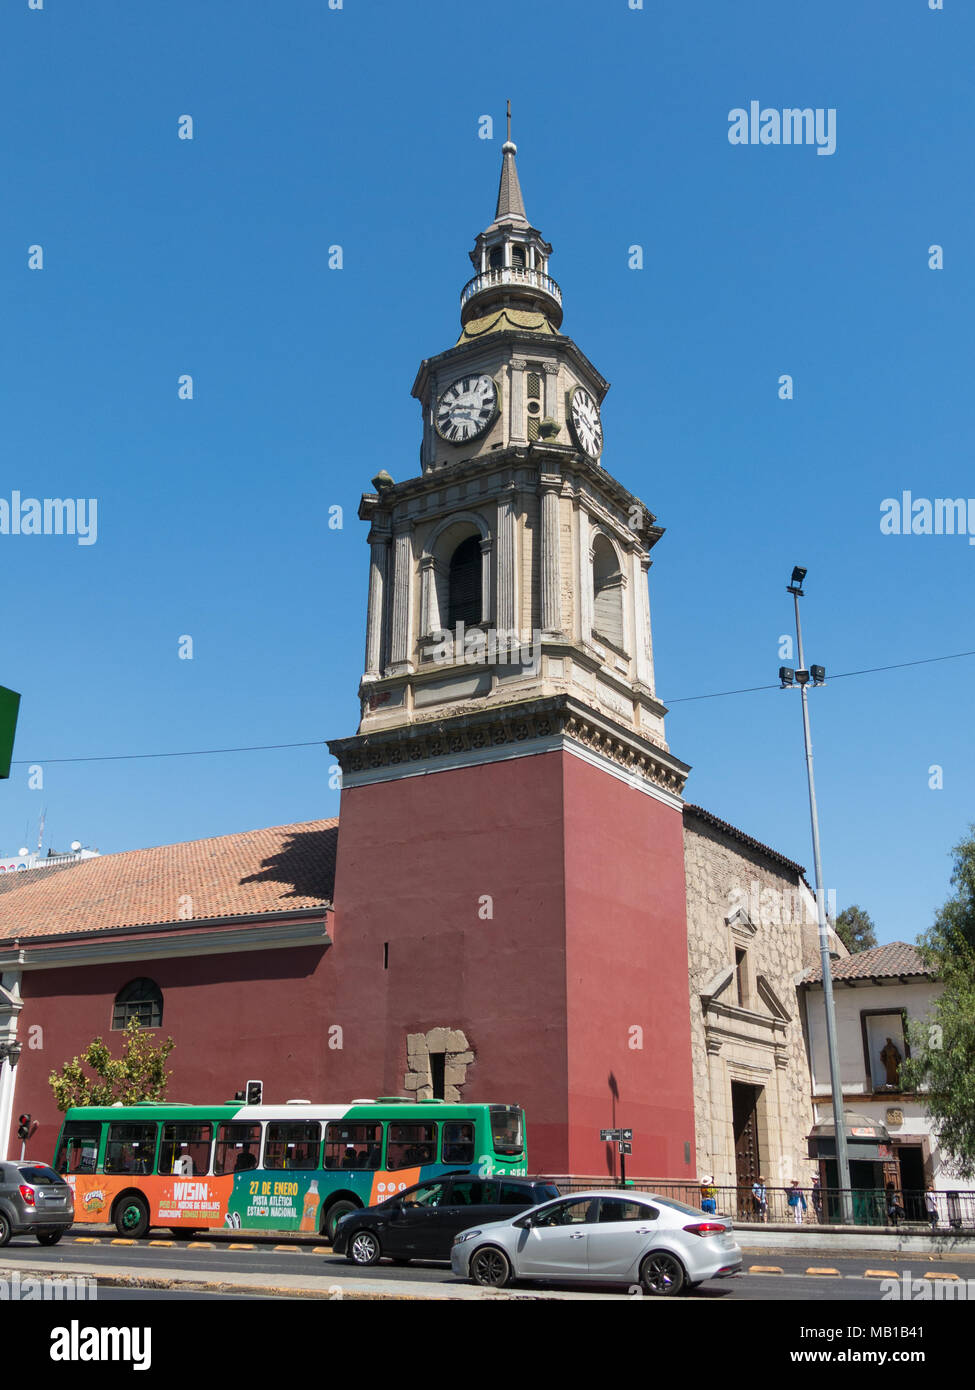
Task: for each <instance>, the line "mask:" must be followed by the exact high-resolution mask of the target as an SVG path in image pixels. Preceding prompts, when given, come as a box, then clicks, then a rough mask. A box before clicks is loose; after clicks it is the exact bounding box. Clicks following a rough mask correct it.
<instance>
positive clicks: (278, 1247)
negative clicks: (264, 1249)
mask: <svg viewBox="0 0 975 1390" xmlns="http://www.w3.org/2000/svg"><path fill="white" fill-rule="evenodd" d="M274 1248H275V1250H304V1248H305V1247H304V1246H303V1245H276V1246H275V1247H274Z"/></svg>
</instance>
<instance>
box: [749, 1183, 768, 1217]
mask: <svg viewBox="0 0 975 1390" xmlns="http://www.w3.org/2000/svg"><path fill="white" fill-rule="evenodd" d="M752 1205H753V1206H754V1208H755V1215H756V1216H757V1217H758V1219H759V1221H768V1188H767V1187H766V1186H765V1179H764V1178H763V1177H759V1178H758V1179H757V1181H755V1182H753V1183H752Z"/></svg>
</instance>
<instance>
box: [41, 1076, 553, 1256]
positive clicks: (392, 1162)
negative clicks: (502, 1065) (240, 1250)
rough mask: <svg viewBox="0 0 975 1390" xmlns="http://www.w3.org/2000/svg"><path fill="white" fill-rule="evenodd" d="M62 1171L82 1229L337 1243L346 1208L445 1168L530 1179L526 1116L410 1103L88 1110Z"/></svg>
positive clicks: (508, 1108)
mask: <svg viewBox="0 0 975 1390" xmlns="http://www.w3.org/2000/svg"><path fill="white" fill-rule="evenodd" d="M53 1166H54V1168H55V1169H56V1170H57V1172H59V1173H61V1174H62V1175H63V1176H64V1177H65V1178H66V1180H67V1181H68V1183H69V1184H70V1185H71V1188H72V1190H73V1192H74V1207H75V1221H80V1222H99V1223H109V1224H113V1225H114V1226H115V1228H116V1230H117V1231H118V1232H119V1234H120V1235H123V1236H131V1237H134V1238H139V1237H141V1236H144V1235H145V1234H146V1232H147V1231H148V1230H149V1229H150V1228H151V1227H153V1226H166V1227H169V1228H170V1229H171V1230H172V1231H173V1232H174V1233H175V1234H177V1235H186V1234H188V1233H190V1232H192V1231H195V1230H206V1229H208V1228H213V1227H223V1228H225V1229H230V1230H252V1231H301V1232H308V1233H312V1234H320V1235H323V1236H325V1237H326V1238H327V1239H331V1238H332V1235H333V1233H334V1230H335V1226H336V1224H337V1222H338V1221H339V1219H340V1218H341V1217H342V1216H344V1215H346V1213H347V1212H350V1211H355V1210H356V1209H357V1208H359V1207H366V1206H372V1205H374V1204H375V1203H377V1202H381V1201H383V1200H384V1199H385V1198H386V1197H392V1196H393V1195H394V1194H395V1193H397V1192H402V1191H403V1189H404V1188H407V1187H411V1186H412V1185H413V1184H414V1183H418V1182H421V1181H424V1180H426V1179H428V1178H436V1177H439V1176H440V1175H441V1174H443V1173H445V1172H456V1171H458V1170H463V1171H472V1172H476V1173H477V1174H478V1175H479V1176H481V1177H488V1176H489V1175H491V1174H494V1175H499V1176H500V1175H503V1174H511V1175H518V1176H524V1175H526V1174H527V1171H528V1169H527V1149H526V1145H525V1123H524V1114H523V1112H522V1110H521V1108H520V1107H519V1106H514V1105H489V1104H471V1105H464V1104H451V1103H446V1102H443V1101H429V1100H428V1101H413V1100H408V1099H402V1098H381V1099H380V1100H378V1101H353V1102H351V1103H350V1104H347V1105H316V1104H311V1103H309V1102H307V1101H289V1102H288V1103H287V1104H286V1105H241V1104H238V1103H235V1104H227V1105H210V1106H206V1105H180V1104H176V1103H173V1102H168V1101H160V1102H153V1103H144V1104H141V1105H125V1106H123V1105H121V1104H119V1105H113V1106H77V1107H73V1108H72V1109H69V1110H68V1111H67V1112H66V1113H65V1117H64V1122H63V1124H62V1126H61V1132H60V1134H59V1136H58V1146H57V1153H56V1155H55V1158H54V1164H53Z"/></svg>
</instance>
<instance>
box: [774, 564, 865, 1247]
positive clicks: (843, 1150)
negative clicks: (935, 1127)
mask: <svg viewBox="0 0 975 1390" xmlns="http://www.w3.org/2000/svg"><path fill="white" fill-rule="evenodd" d="M806 573H807V571H806V570H804V569H801V568H800V567H799V566H798V565H797V566H796V567H795V568H794V569H793V571H792V583H791V584H788V585H787V586H786V589H787V592H788V593H790V594H791V595H792V598H793V602H794V603H795V610H796V649H797V655H798V658H799V666H798V669H797V670H795V671H791V670H789V668H788V667H784V666H783V667H780V669H779V679H780V680H781V682H782V685H783V688H788V687H790V686H791V685H792V681H793V678H794V679H795V682H796V684H797V685H798V686H799V693H800V696H801V697H802V732H803V737H804V739H805V744H806V775H807V778H808V781H809V819H810V821H811V822H812V841H813V865H814V869H815V873H816V915H817V918H818V921H819V954H820V959H821V961H822V967H823V1001H824V1004H825V1009H826V1049H827V1052H828V1054H829V1081H830V1090H831V1091H832V1095H833V1131H834V1133H835V1135H836V1169H837V1181H838V1183H839V1188H840V1213H841V1216H840V1219H841V1220H842V1222H843V1223H844V1224H846V1225H849V1224H852V1221H853V1197H852V1193H851V1190H850V1160H849V1154H848V1152H847V1146H846V1129H845V1126H844V1122H843V1085H842V1082H841V1080H840V1068H839V1054H838V1048H837V1045H836V1009H835V1006H834V1003H833V974H832V971H831V969H830V964H829V929H828V927H827V925H826V890H825V888H824V887H823V863H822V857H821V855H820V852H819V816H818V813H817V811H816V782H815V779H814V777H813V756H812V736H811V734H810V732H809V703H808V696H807V694H806V687H807V686H808V685H809V683H810V678H811V680H812V684H813V685H823V684H825V681H826V671H825V668H824V667H822V666H812V667H810V668H809V669H807V668H806V663H805V660H804V658H803V653H802V625H801V623H800V621H799V600H800V598H802V597H803V592H802V581H803V580H804V579H805V577H806Z"/></svg>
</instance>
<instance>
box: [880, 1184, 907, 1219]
mask: <svg viewBox="0 0 975 1390" xmlns="http://www.w3.org/2000/svg"><path fill="white" fill-rule="evenodd" d="M885 1191H886V1194H887V1221H888V1222H889V1224H890V1225H891V1226H896V1225H897V1222H898V1219H899V1218H900V1217H903V1216H906V1215H907V1213H906V1212H905V1210H904V1208H903V1207H902V1206H901V1204H900V1202H898V1200H897V1188H896V1187H895V1186H894V1184H893V1183H892V1182H889V1183H888V1184H887V1187H886V1188H885Z"/></svg>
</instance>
